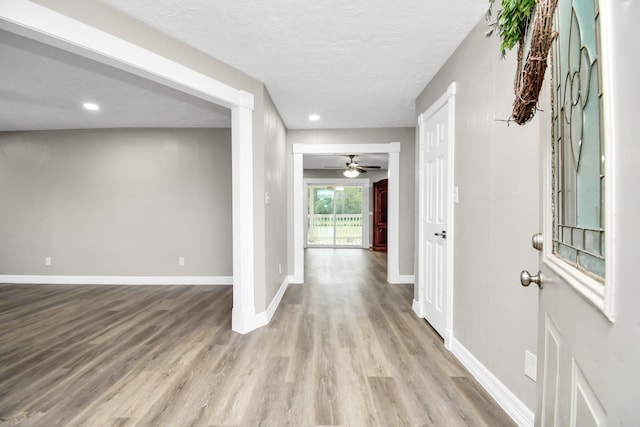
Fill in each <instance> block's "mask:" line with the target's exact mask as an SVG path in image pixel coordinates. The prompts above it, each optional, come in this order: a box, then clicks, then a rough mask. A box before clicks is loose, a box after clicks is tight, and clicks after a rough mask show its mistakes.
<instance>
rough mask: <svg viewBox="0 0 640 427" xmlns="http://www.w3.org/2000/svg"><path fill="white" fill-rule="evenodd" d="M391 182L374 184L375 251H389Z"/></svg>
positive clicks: (383, 181) (385, 180)
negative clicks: (388, 208) (388, 215)
mask: <svg viewBox="0 0 640 427" xmlns="http://www.w3.org/2000/svg"><path fill="white" fill-rule="evenodd" d="M388 183H389V180H387V179H383V180H381V181H378V182H374V183H373V250H374V251H386V250H387V195H388Z"/></svg>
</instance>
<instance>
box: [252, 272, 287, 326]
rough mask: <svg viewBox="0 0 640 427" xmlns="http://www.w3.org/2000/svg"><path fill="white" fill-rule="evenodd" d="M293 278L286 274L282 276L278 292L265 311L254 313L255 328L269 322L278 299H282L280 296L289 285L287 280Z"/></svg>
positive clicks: (276, 307)
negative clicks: (282, 279)
mask: <svg viewBox="0 0 640 427" xmlns="http://www.w3.org/2000/svg"><path fill="white" fill-rule="evenodd" d="M291 280H293V276H287V277H285V278H284V281H283V282H282V284H281V285H280V288H279V289H278V292H276V294H275V295H274V297H273V299H272V300H271V304H269V307H267V310H266V311H263V312H261V313H258V314H256V328H259V327H261V326H266V325H268V324H269V322H271V319H272V318H273V315H274V314H275V313H276V310H277V309H278V306H279V305H280V301H282V297H283V296H284V293H285V292H286V291H287V287H288V286H289V282H290V281H291Z"/></svg>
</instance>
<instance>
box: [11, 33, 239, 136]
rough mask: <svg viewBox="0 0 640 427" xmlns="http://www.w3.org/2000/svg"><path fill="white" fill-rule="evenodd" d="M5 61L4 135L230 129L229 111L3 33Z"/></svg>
mask: <svg viewBox="0 0 640 427" xmlns="http://www.w3.org/2000/svg"><path fill="white" fill-rule="evenodd" d="M0 58H2V60H1V61H0V131H12V130H46V129H92V128H126V127H230V126H231V113H230V111H229V110H227V109H226V108H222V107H219V106H217V105H214V104H211V103H208V102H205V101H202V100H200V99H198V98H195V97H192V96H189V95H185V94H183V93H181V92H178V91H176V90H173V89H170V88H167V87H165V86H161V85H159V84H156V83H154V82H150V81H148V80H145V79H142V78H140V77H137V76H134V75H131V74H128V73H125V72H122V71H120V70H116V69H114V68H111V67H109V66H106V65H103V64H99V63H96V62H94V61H92V60H88V59H86V58H82V57H80V56H77V55H74V54H71V53H68V52H65V51H63V50H60V49H57V48H53V47H51V46H48V45H45V44H42V43H39V42H36V41H33V40H30V39H27V38H24V37H21V36H17V35H15V34H12V33H8V32H5V31H2V30H0ZM88 101H92V102H95V103H97V104H99V105H100V107H101V110H100V111H98V112H90V111H87V110H85V109H83V108H82V104H83V103H84V102H88Z"/></svg>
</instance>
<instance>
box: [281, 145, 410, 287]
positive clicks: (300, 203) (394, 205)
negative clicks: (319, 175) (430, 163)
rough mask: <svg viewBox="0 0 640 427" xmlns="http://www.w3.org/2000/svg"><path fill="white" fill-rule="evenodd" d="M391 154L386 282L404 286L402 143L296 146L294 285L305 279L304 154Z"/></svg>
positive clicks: (294, 160)
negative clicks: (400, 180) (401, 250)
mask: <svg viewBox="0 0 640 427" xmlns="http://www.w3.org/2000/svg"><path fill="white" fill-rule="evenodd" d="M353 153H363V154H365V153H388V154H389V193H388V206H389V208H388V219H389V222H388V226H387V265H388V267H387V281H388V282H389V283H404V282H402V281H400V280H399V277H400V273H399V267H398V266H399V258H400V250H399V249H400V248H399V241H400V238H399V229H400V224H399V209H400V182H399V177H400V174H399V173H400V143H399V142H390V143H384V144H293V226H294V230H293V239H294V240H293V269H294V273H293V277H294V281H293V282H291V283H302V282H303V280H304V211H303V207H304V197H305V196H304V182H303V181H304V174H303V164H302V158H303V155H304V154H346V155H348V154H353Z"/></svg>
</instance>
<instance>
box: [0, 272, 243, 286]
mask: <svg viewBox="0 0 640 427" xmlns="http://www.w3.org/2000/svg"><path fill="white" fill-rule="evenodd" d="M0 283H12V284H33V285H233V276H44V275H9V274H4V275H0Z"/></svg>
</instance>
